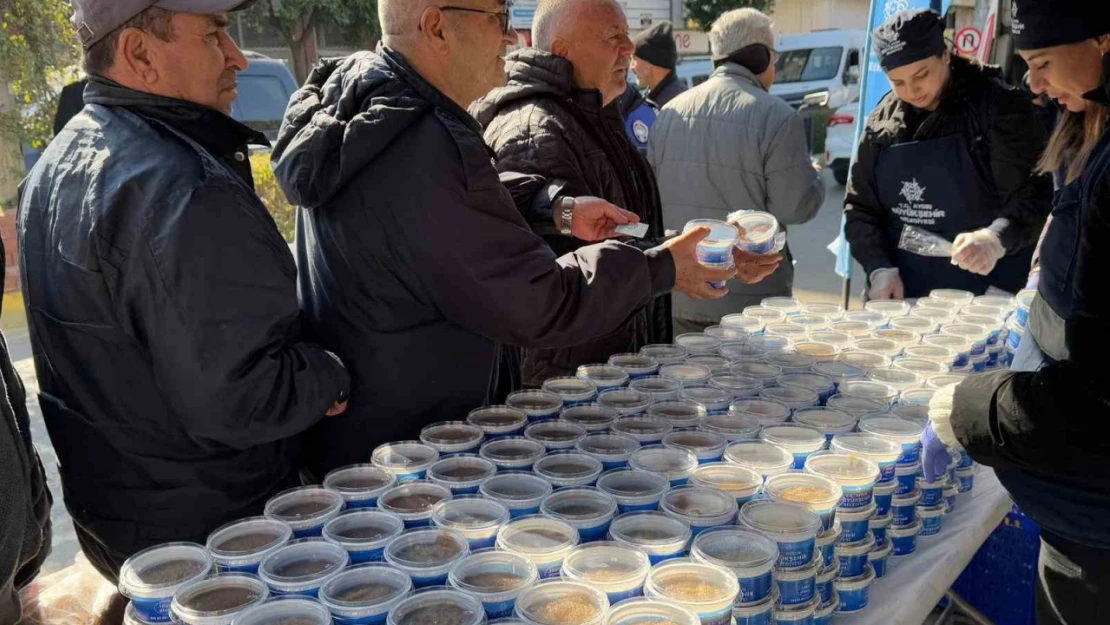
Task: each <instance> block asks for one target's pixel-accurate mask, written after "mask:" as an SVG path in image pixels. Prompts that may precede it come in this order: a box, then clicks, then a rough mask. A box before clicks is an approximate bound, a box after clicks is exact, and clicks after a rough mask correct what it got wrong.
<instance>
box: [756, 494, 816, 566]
mask: <svg viewBox="0 0 1110 625" xmlns="http://www.w3.org/2000/svg"><path fill="white" fill-rule="evenodd" d="M738 524H739V525H743V526H747V527H750V528H752V529H755V530H758V531H760V532H763V533H764V534H767V535H768V536H770V537H771V538H772V539H773V540H774V541H775V543H777V544H778V548H779V558H778V560H777V561H776V562H775V566H777V567H779V568H797V567H801V566H806V565H808V564H809V563H810V562H812V561H813V555H814V553H815V551H816V547H817V532H819V531H821V519H820V518H819V517H818V516H817V515H816V514H814V513H813V511H811V510H810V509H809V508H807V507H805V506H803V505H801V504H795V503H783V502H778V501H759V500H756V501H749V502H748V503H746V504H744V505H743V506H742V507H741V508H740V521H739V523H738Z"/></svg>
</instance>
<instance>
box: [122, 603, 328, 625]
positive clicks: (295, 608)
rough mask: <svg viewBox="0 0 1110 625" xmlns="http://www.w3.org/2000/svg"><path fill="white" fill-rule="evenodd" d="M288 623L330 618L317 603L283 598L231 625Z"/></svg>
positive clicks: (318, 623) (310, 624) (323, 623)
mask: <svg viewBox="0 0 1110 625" xmlns="http://www.w3.org/2000/svg"><path fill="white" fill-rule="evenodd" d="M289 623H296V625H331V623H332V618H331V613H330V612H328V609H327V608H326V607H324V605H323V604H322V603H319V602H318V601H314V600H312V599H307V598H293V597H284V598H282V600H281V601H269V602H267V603H263V604H262V605H259V606H255V607H253V608H249V609H247V610H244V611H243V612H241V613H239V615H238V616H236V617H235V620H233V621H232V622H231V625H288V624H289ZM125 625H126V621H125ZM136 625H140V624H136Z"/></svg>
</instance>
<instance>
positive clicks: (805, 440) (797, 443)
mask: <svg viewBox="0 0 1110 625" xmlns="http://www.w3.org/2000/svg"><path fill="white" fill-rule="evenodd" d="M759 440H761V441H763V442H765V443H768V444H771V445H775V446H777V447H781V448H782V449H785V450H786V451H788V452H790V453H791V455H792V456H793V457H794V465H793V468H795V469H799V470H800V469H802V468H804V467H805V464H806V459H807V458H809V456H810V455H811V454H813V453H815V452H818V451H821V450H822V449H823V448H824V447H825V435H824V433H822V432H820V431H818V430H815V429H813V428H810V427H806V426H804V425H796V424H785V425H776V426H772V427H765V428H763V430H762V431H761V432H760V433H759Z"/></svg>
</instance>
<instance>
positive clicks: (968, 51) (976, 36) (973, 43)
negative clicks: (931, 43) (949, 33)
mask: <svg viewBox="0 0 1110 625" xmlns="http://www.w3.org/2000/svg"><path fill="white" fill-rule="evenodd" d="M982 43H983V33H981V32H979V29H978V28H974V27H972V26H968V27H967V28H965V29H963V30H961V31H960V32H958V33H956V50H957V51H959V52H960V54H963V55H964V56H974V55H975V53H976V52H978V51H979V45H980V44H982Z"/></svg>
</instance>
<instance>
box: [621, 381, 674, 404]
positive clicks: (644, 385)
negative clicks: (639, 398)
mask: <svg viewBox="0 0 1110 625" xmlns="http://www.w3.org/2000/svg"><path fill="white" fill-rule="evenodd" d="M628 388H629V389H631V390H634V391H639V392H641V393H643V394H645V395H647V396H648V397H650V398H651V399H652V401H665V400H670V399H678V391H679V390H681V389H682V383H681V382H676V381H675V380H668V379H667V378H663V377H660V376H658V375H648V376H644V377H642V378H638V379H635V380H632V381H631V382H629V383H628Z"/></svg>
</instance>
